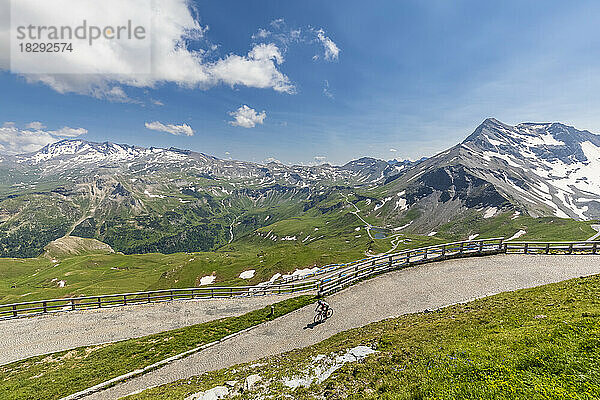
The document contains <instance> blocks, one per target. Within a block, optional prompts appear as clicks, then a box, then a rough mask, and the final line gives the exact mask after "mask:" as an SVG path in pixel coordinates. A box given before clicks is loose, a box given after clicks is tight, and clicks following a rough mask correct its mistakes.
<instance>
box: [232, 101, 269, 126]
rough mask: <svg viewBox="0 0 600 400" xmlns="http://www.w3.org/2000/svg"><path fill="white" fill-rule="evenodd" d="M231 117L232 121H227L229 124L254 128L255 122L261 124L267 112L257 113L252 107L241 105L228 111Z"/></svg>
mask: <svg viewBox="0 0 600 400" xmlns="http://www.w3.org/2000/svg"><path fill="white" fill-rule="evenodd" d="M229 115H231V116H232V117H233V119H234V120H233V121H229V125H232V126H240V127H242V128H254V127H255V126H256V124H262V123H263V121H264V120H265V118H266V117H267V113H266V112H265V111H262V112H260V113H257V112H256V110H255V109H254V108H250V107H248V106H247V105H245V104H244V105H243V106H241V107H240V108H238V109H237V110H235V111H231V112H230V113H229Z"/></svg>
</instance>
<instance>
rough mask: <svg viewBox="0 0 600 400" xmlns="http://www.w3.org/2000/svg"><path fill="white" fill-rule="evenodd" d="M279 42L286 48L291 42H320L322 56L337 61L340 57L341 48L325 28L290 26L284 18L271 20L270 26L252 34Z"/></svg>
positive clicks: (255, 37) (317, 56) (314, 59)
mask: <svg viewBox="0 0 600 400" xmlns="http://www.w3.org/2000/svg"><path fill="white" fill-rule="evenodd" d="M267 38H268V40H269V41H271V42H274V43H277V44H278V45H279V46H280V48H282V49H284V50H286V49H287V48H288V47H289V46H290V45H291V44H294V43H303V44H318V45H320V46H322V47H323V49H324V53H323V55H322V57H323V58H324V59H325V60H326V61H337V60H338V59H339V54H340V48H339V47H338V45H337V44H335V43H334V42H333V40H331V38H330V37H328V36H327V35H326V33H325V30H324V29H323V28H320V29H316V28H314V27H312V26H307V27H303V28H290V27H289V26H288V25H287V24H286V22H285V20H284V19H283V18H279V19H276V20H274V21H271V23H270V28H269V29H264V28H259V30H258V32H257V33H255V34H254V35H252V39H254V40H256V41H260V40H266V39H267ZM320 57H321V56H320V55H318V54H315V55H314V56H313V57H312V59H313V61H316V60H318V59H319V58H320Z"/></svg>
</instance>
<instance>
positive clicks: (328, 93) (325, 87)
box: [323, 80, 334, 99]
mask: <svg viewBox="0 0 600 400" xmlns="http://www.w3.org/2000/svg"><path fill="white" fill-rule="evenodd" d="M323 94H324V95H325V96H327V97H329V98H330V99H333V97H334V96H333V93H331V91H330V90H329V81H328V80H325V85H324V86H323Z"/></svg>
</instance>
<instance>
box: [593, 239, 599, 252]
mask: <svg viewBox="0 0 600 400" xmlns="http://www.w3.org/2000/svg"><path fill="white" fill-rule="evenodd" d="M597 248H598V243H596V242H594V245H593V246H592V254H596V250H597Z"/></svg>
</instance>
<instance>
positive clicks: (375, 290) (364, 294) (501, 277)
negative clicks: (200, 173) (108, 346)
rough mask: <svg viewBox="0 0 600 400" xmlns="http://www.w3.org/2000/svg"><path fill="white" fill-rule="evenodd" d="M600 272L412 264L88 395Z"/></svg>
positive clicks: (488, 260)
mask: <svg viewBox="0 0 600 400" xmlns="http://www.w3.org/2000/svg"><path fill="white" fill-rule="evenodd" d="M597 273H600V256H533V255H532V256H522V255H498V256H488V257H479V258H469V259H459V260H451V261H442V262H438V263H432V264H427V265H421V266H418V267H412V268H407V269H404V270H400V271H396V272H391V273H388V274H385V275H381V276H379V277H376V278H374V279H370V280H367V281H364V282H362V283H360V284H358V285H355V286H353V287H350V288H348V289H346V290H344V291H342V292H339V293H337V294H334V295H332V296H330V297H329V298H328V300H327V301H328V302H329V303H330V304H331V306H332V307H333V308H334V309H335V314H334V316H333V318H331V319H330V320H328V321H327V322H326V323H325V324H322V325H319V326H316V327H314V328H308V327H307V324H308V323H309V322H311V321H312V318H313V311H314V310H313V307H312V306H308V307H305V308H303V309H300V310H297V311H295V312H293V313H291V314H288V315H286V316H283V317H281V318H279V319H277V320H275V321H271V322H268V323H266V324H264V325H262V326H260V327H258V328H256V329H254V330H252V331H250V332H247V333H245V334H243V335H240V336H238V337H235V338H233V339H231V340H229V341H227V342H224V343H221V344H218V345H216V346H214V347H212V348H209V349H207V350H205V351H202V352H200V353H197V354H194V355H192V356H190V357H188V358H185V359H182V360H179V361H176V362H174V363H173V364H170V365H168V366H166V367H163V368H161V369H158V370H156V371H154V372H151V373H149V374H146V375H143V376H140V377H138V378H134V379H132V380H130V381H127V382H124V383H122V384H119V385H117V386H114V387H112V388H110V389H108V390H106V391H103V392H100V393H97V394H95V395H92V396H90V397H87V399H106V400H108V399H117V398H119V397H122V396H125V395H127V394H130V393H132V392H135V391H139V390H142V389H144V388H148V387H152V386H156V385H161V384H165V383H169V382H173V381H175V380H178V379H184V378H189V377H191V376H194V375H199V374H202V373H203V372H206V371H211V370H217V369H220V368H224V367H229V366H232V365H235V364H239V363H244V362H251V361H254V360H258V359H260V358H262V357H265V356H268V355H273V354H279V353H282V352H285V351H289V350H293V349H297V348H302V347H306V346H310V345H312V344H315V343H318V342H320V341H322V340H324V339H326V338H328V337H330V336H332V335H334V334H336V333H338V332H341V331H345V330H348V329H351V328H355V327H359V326H364V325H366V324H368V323H371V322H375V321H380V320H382V319H385V318H390V317H394V316H398V315H402V314H406V313H412V312H417V311H423V310H425V309H427V308H438V307H441V306H444V305H448V304H452V303H456V302H461V301H467V300H470V299H472V298H475V297H482V296H487V295H491V294H495V293H500V292H504V291H510V290H515V289H520V288H527V287H534V286H539V285H543V284H546V283H551V282H558V281H562V280H566V279H570V278H575V277H579V276H585V275H592V274H597Z"/></svg>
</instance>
